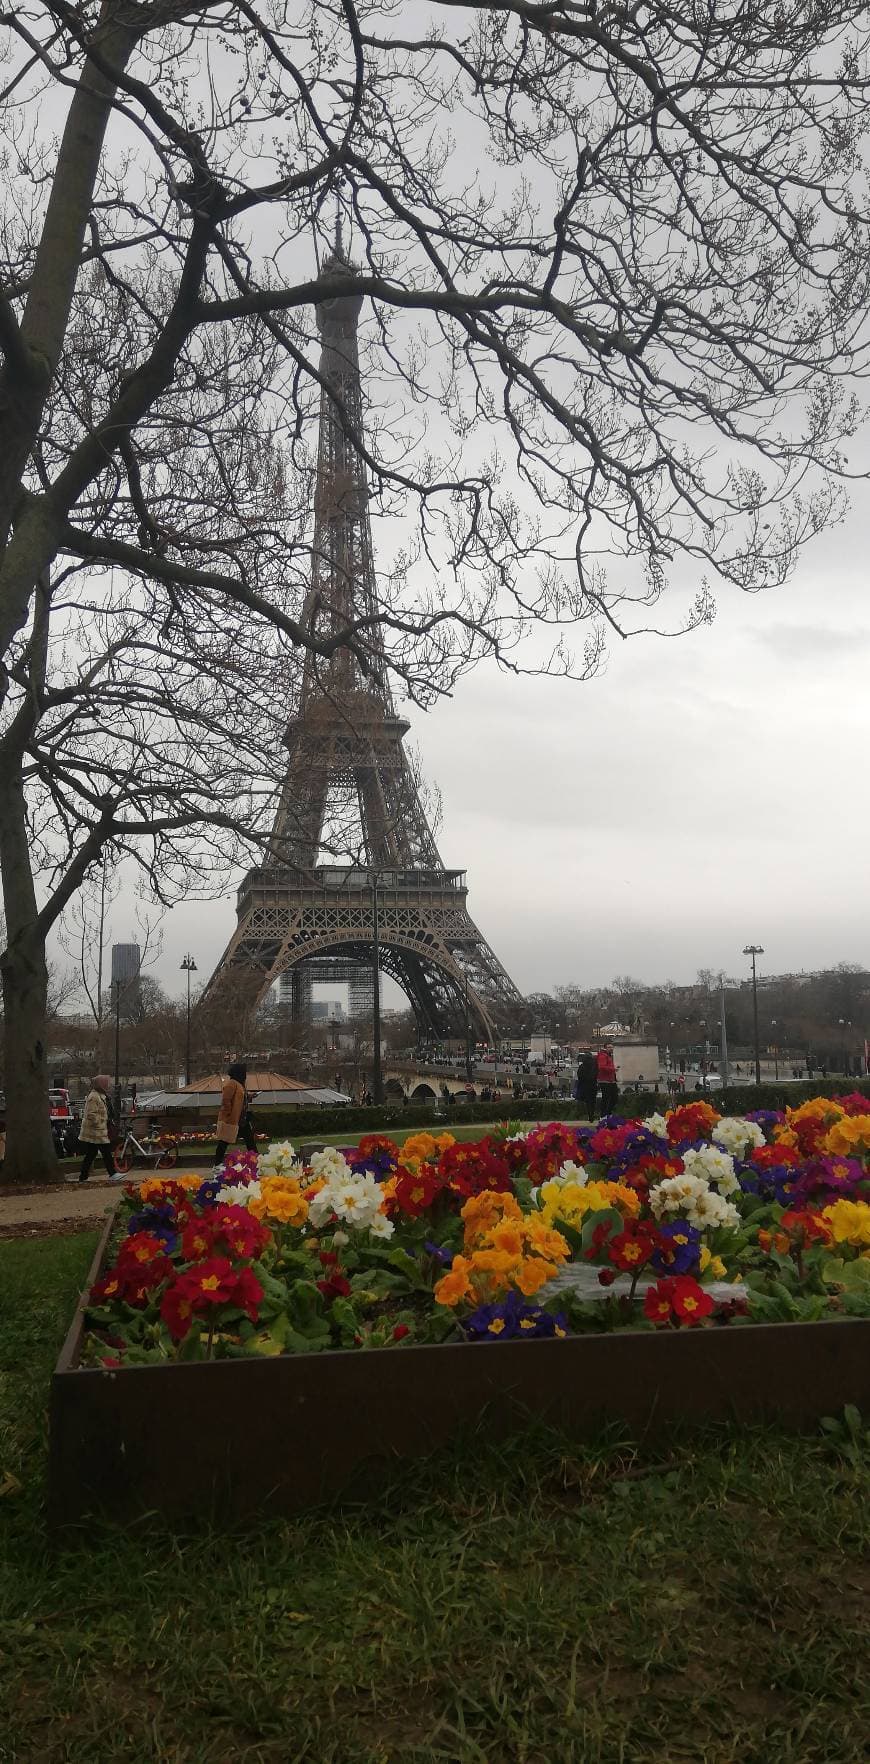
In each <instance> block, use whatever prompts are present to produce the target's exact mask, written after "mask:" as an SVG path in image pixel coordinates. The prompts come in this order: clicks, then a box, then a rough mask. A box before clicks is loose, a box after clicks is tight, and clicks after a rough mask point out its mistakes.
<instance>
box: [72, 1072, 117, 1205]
mask: <svg viewBox="0 0 870 1764" xmlns="http://www.w3.org/2000/svg"><path fill="white" fill-rule="evenodd" d="M111 1082H112V1080H111V1078H109V1077H107V1076H106V1074H105V1072H100V1073H98V1075H97V1077H96V1078H94V1079H93V1081H92V1083H91V1088H90V1090H89V1091H88V1094H87V1096H86V1098H85V1106H84V1110H83V1113H82V1124H81V1126H80V1128H79V1145H80V1146H81V1148H82V1151H83V1152H84V1157H83V1158H82V1167H81V1169H80V1171H79V1181H80V1182H87V1179H88V1177H89V1175H90V1173H91V1165H92V1164H93V1163H94V1161H95V1159H96V1156H97V1153H98V1152H99V1153H100V1155H101V1157H102V1160H103V1163H104V1164H105V1166H106V1169H107V1170H108V1172H109V1175H110V1176H115V1175H117V1171H116V1169H115V1160H114V1158H113V1157H112V1147H111V1145H110V1143H109V1103H108V1096H109V1087H110V1085H111Z"/></svg>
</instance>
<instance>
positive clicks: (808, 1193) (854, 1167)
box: [792, 1156, 868, 1200]
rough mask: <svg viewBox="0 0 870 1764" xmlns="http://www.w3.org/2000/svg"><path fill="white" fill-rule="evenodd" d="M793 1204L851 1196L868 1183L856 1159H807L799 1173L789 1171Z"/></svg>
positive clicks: (862, 1167)
mask: <svg viewBox="0 0 870 1764" xmlns="http://www.w3.org/2000/svg"><path fill="white" fill-rule="evenodd" d="M792 1177H793V1178H794V1188H793V1190H792V1192H793V1194H794V1198H795V1200H810V1199H816V1198H817V1197H819V1196H829V1197H831V1198H832V1199H834V1198H836V1196H837V1195H846V1196H847V1197H851V1196H853V1195H854V1194H855V1193H856V1191H857V1189H858V1188H859V1186H860V1185H861V1184H862V1183H864V1182H867V1181H868V1177H867V1172H866V1170H865V1169H864V1165H863V1164H862V1163H861V1162H860V1160H859V1159H858V1158H834V1157H821V1156H820V1157H815V1158H809V1159H808V1160H807V1162H806V1163H805V1164H804V1167H803V1169H802V1170H793V1171H792Z"/></svg>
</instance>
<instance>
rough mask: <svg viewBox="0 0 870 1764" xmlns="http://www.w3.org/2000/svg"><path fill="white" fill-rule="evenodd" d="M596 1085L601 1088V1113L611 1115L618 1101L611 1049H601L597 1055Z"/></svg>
mask: <svg viewBox="0 0 870 1764" xmlns="http://www.w3.org/2000/svg"><path fill="white" fill-rule="evenodd" d="M596 1063H597V1066H598V1083H599V1085H600V1086H601V1113H602V1115H612V1114H613V1111H614V1109H615V1108H616V1104H617V1102H618V1100H619V1085H618V1083H617V1081H616V1066H615V1064H614V1059H613V1048H612V1047H602V1048H601V1049H600V1051H599V1054H598V1060H597V1062H596Z"/></svg>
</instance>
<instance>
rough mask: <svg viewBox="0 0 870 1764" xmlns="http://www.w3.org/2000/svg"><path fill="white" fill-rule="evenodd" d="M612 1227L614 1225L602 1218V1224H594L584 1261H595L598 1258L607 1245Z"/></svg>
mask: <svg viewBox="0 0 870 1764" xmlns="http://www.w3.org/2000/svg"><path fill="white" fill-rule="evenodd" d="M611 1229H612V1227H611V1225H610V1224H609V1222H608V1220H606V1219H604V1220H602V1222H601V1224H600V1225H595V1226H593V1229H592V1236H591V1237H590V1239H589V1243H588V1245H587V1247H586V1249H585V1250H584V1251H583V1259H584V1261H587V1262H594V1261H596V1260H597V1258H598V1257H599V1256H600V1255H601V1253H602V1251H603V1250H604V1249H605V1248H606V1246H607V1240H608V1238H609V1236H610V1232H611Z"/></svg>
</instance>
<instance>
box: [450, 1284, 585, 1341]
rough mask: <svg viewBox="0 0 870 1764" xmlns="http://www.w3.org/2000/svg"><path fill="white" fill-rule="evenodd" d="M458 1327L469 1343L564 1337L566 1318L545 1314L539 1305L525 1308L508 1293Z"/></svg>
mask: <svg viewBox="0 0 870 1764" xmlns="http://www.w3.org/2000/svg"><path fill="white" fill-rule="evenodd" d="M462 1328H463V1329H464V1330H465V1333H466V1335H467V1336H468V1339H469V1341H512V1340H515V1339H516V1338H517V1337H518V1336H519V1337H521V1338H522V1337H528V1338H529V1340H534V1338H535V1337H538V1338H541V1337H545V1336H550V1337H552V1336H555V1335H558V1336H565V1335H567V1334H568V1324H567V1321H566V1319H565V1318H564V1317H563V1316H562V1315H561V1313H560V1312H557V1313H556V1314H555V1315H554V1314H553V1313H552V1312H550V1311H545V1310H544V1309H543V1308H542V1306H541V1305H529V1304H526V1302H525V1300H524V1299H522V1298H521V1297H520V1295H519V1293H517V1292H509V1293H508V1295H507V1298H505V1299H502V1301H501V1303H500V1304H492V1305H480V1306H479V1308H478V1309H477V1310H476V1311H472V1313H471V1316H470V1317H466V1318H465V1319H464V1320H463V1323H462Z"/></svg>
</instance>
